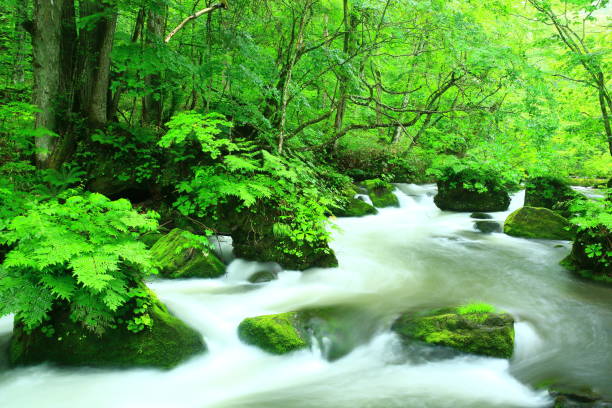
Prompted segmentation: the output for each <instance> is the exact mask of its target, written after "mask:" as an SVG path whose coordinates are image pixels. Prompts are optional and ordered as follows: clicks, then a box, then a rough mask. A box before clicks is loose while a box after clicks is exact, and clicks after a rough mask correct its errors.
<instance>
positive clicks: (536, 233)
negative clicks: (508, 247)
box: [504, 207, 574, 240]
mask: <svg viewBox="0 0 612 408" xmlns="http://www.w3.org/2000/svg"><path fill="white" fill-rule="evenodd" d="M570 228H571V224H570V222H569V221H568V220H566V219H565V218H563V217H561V216H560V215H559V214H557V213H555V212H554V211H552V210H549V209H547V208H534V207H523V208H519V209H518V210H516V211H515V212H513V213H512V214H510V215H509V216H508V218H507V219H506V222H505V223H504V232H505V233H506V234H508V235H511V236H513V237H520V238H538V239H560V240H571V239H572V238H573V236H574V234H573V233H572V231H570V230H569V229H570Z"/></svg>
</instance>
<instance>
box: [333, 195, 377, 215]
mask: <svg viewBox="0 0 612 408" xmlns="http://www.w3.org/2000/svg"><path fill="white" fill-rule="evenodd" d="M373 214H378V210H377V209H376V208H375V207H373V206H371V205H370V204H368V203H366V202H365V201H363V200H360V199H358V198H354V197H351V198H349V199H347V203H346V205H345V206H344V207H342V208H339V209H337V210H335V211H334V215H335V216H336V217H364V216H366V215H373Z"/></svg>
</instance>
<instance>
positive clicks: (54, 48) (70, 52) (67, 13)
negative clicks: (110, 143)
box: [32, 0, 117, 169]
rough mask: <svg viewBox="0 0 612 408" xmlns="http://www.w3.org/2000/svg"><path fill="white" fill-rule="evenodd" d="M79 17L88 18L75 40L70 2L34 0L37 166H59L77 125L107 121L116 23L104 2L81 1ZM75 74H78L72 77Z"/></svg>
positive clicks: (69, 153)
mask: <svg viewBox="0 0 612 408" xmlns="http://www.w3.org/2000/svg"><path fill="white" fill-rule="evenodd" d="M79 7H80V8H79V15H80V17H81V18H84V17H94V16H99V17H98V18H94V19H93V21H91V22H89V24H87V25H86V26H85V27H83V28H82V29H81V31H80V34H79V39H78V40H77V31H76V12H75V2H74V0H54V1H49V0H35V2H34V29H33V33H32V48H33V51H32V52H33V60H34V63H33V68H34V92H33V94H34V98H33V99H34V104H35V105H36V106H37V107H38V108H39V112H38V113H37V115H36V127H37V128H44V129H47V130H48V132H47V134H46V135H43V136H42V137H39V138H37V139H36V147H37V150H38V152H37V163H38V165H39V166H40V167H46V168H55V169H57V168H59V167H61V165H62V164H63V163H64V162H65V161H67V160H69V159H70V157H71V156H72V154H73V153H74V151H75V150H76V147H77V143H78V141H79V137H80V136H81V135H82V134H83V129H76V126H75V123H77V122H78V121H76V122H75V119H78V118H79V117H82V118H83V119H85V120H86V123H87V126H88V127H89V128H90V129H91V128H98V127H102V126H104V125H105V124H106V122H107V105H108V103H107V102H108V94H109V92H108V88H109V80H110V53H111V50H112V45H113V39H114V34H115V28H116V24H117V13H116V10H115V9H114V8H113V7H112V6H110V5H109V4H107V3H103V2H97V1H91V0H87V1H81V2H80V3H79ZM77 73H78V75H76V74H77Z"/></svg>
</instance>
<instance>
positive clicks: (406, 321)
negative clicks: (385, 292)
mask: <svg viewBox="0 0 612 408" xmlns="http://www.w3.org/2000/svg"><path fill="white" fill-rule="evenodd" d="M469 306H470V305H468V306H466V307H465V308H463V309H462V312H463V313H459V310H458V309H447V310H442V311H440V310H439V311H434V312H431V313H428V314H426V315H424V316H410V315H404V316H401V317H400V318H399V319H398V320H397V321H396V322H395V323H394V325H393V330H395V331H396V332H397V333H398V334H400V336H402V337H403V338H405V339H410V340H419V341H423V342H426V343H431V344H435V345H440V346H445V347H452V348H455V349H457V350H460V351H464V352H468V353H473V354H481V355H486V356H492V357H500V358H510V357H512V353H513V349H514V325H513V323H514V320H513V319H512V317H511V316H510V315H508V314H505V313H491V312H484V311H475V312H470V307H469ZM480 306H482V305H480ZM480 306H479V307H474V309H475V310H478V309H488V308H483V307H480ZM487 306H488V305H487Z"/></svg>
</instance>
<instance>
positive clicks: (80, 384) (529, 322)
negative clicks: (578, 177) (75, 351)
mask: <svg viewBox="0 0 612 408" xmlns="http://www.w3.org/2000/svg"><path fill="white" fill-rule="evenodd" d="M396 193H397V195H398V197H399V198H400V202H401V208H391V209H383V210H380V213H379V214H378V215H375V216H367V217H363V218H342V219H338V220H337V221H336V225H337V227H338V228H337V229H334V233H333V234H334V241H333V243H332V247H333V248H334V250H335V251H336V254H337V256H338V259H339V262H340V267H339V268H334V269H311V270H308V271H306V272H303V273H298V272H292V271H285V272H281V273H280V274H279V279H278V280H276V281H272V282H269V283H263V284H250V283H248V281H247V278H248V277H249V275H250V274H251V273H253V272H255V271H257V270H258V269H257V265H256V264H255V263H251V262H246V261H243V260H235V261H233V263H232V264H231V265H230V266H229V269H228V274H227V275H226V276H224V277H222V278H220V279H216V280H182V281H161V280H159V281H155V282H153V283H152V284H151V285H150V286H151V287H152V288H153V289H154V290H155V291H156V292H157V293H158V295H159V297H160V298H161V299H162V300H163V301H164V302H165V303H166V304H167V305H168V307H169V308H170V309H171V310H172V311H173V312H174V313H175V314H176V315H177V316H179V317H180V318H181V319H183V320H184V321H186V322H187V323H188V324H190V325H191V326H192V327H194V328H196V329H197V330H199V331H200V332H201V333H202V334H203V336H204V338H205V339H206V342H207V344H208V348H209V351H208V352H207V353H206V354H203V355H201V356H198V357H195V358H193V359H191V360H189V361H188V362H186V363H185V364H182V365H181V366H179V367H177V368H175V369H173V370H171V371H158V370H145V369H135V370H93V369H58V368H53V367H50V366H45V365H43V366H36V367H30V368H19V369H13V370H8V369H7V368H5V367H2V362H0V407H2V408H30V407H32V408H33V407H36V408H81V407H83V408H85V407H86V408H141V407H142V408H145V407H146V408H229V407H244V408H396V407H397V408H421V407H423V408H442V407H449V408H450V407H453V408H457V407H465V408H489V407H508V408H510V407H521V408H527V407H549V406H551V400H550V399H549V397H548V396H547V393H546V392H545V391H537V390H535V388H534V386H535V384H537V383H538V382H541V381H544V380H548V379H557V380H563V381H567V382H571V383H574V384H588V385H591V386H593V387H594V388H595V390H596V391H598V392H600V393H603V394H604V395H606V396H608V397H611V396H612V289H610V288H609V287H602V286H597V285H595V284H591V283H588V282H584V281H581V280H578V279H575V278H574V277H572V276H571V275H570V274H569V273H568V272H566V271H565V270H564V269H563V268H562V267H560V266H558V262H559V261H560V260H561V259H562V258H563V257H564V256H566V255H567V254H568V250H569V243H567V242H559V241H537V240H525V239H517V238H512V237H509V236H506V235H504V234H501V233H493V234H483V233H480V232H478V231H477V230H476V229H475V228H474V225H473V223H474V220H472V219H470V217H469V214H465V213H446V212H442V211H440V210H438V209H437V208H436V207H435V205H434V204H433V195H434V194H435V186H432V185H426V186H416V185H406V184H404V185H398V190H397V191H396ZM522 201H523V197H522V195H521V194H517V195H516V196H515V197H514V199H513V202H512V205H511V209H514V208H518V207H520V206H521V205H522ZM507 214H508V212H505V213H494V214H493V216H494V218H495V219H496V220H499V221H501V222H503V220H504V219H505V217H506V215H507ZM470 301H482V302H487V303H491V304H493V305H495V306H496V307H497V308H499V309H503V310H506V311H508V312H510V313H511V314H512V315H513V316H514V317H515V319H516V320H517V323H516V350H515V353H514V354H515V355H514V357H513V358H512V359H511V360H510V361H507V360H501V359H494V358H487V357H478V356H469V355H463V356H449V357H448V358H439V357H437V358H433V357H432V356H430V355H429V354H427V353H426V352H425V351H424V350H422V349H419V348H416V349H410V350H409V349H406V348H404V347H402V344H401V343H400V341H399V340H398V338H397V337H396V336H395V335H394V334H392V333H391V332H390V331H389V327H390V325H391V323H392V321H393V319H394V318H395V317H396V316H397V315H398V314H399V313H400V312H403V311H410V310H420V309H427V308H432V307H441V306H452V305H458V304H461V303H465V302H470ZM310 306H317V307H318V306H338V307H340V308H344V309H346V310H347V311H348V312H347V316H348V317H347V318H348V319H353V327H354V328H355V332H356V335H355V336H356V339H354V340H355V341H354V343H355V347H354V348H353V349H352V351H351V352H350V353H349V354H347V355H345V356H344V357H342V358H340V359H337V360H335V361H331V362H330V361H328V360H327V359H326V358H325V351H324V350H325V346H323V347H322V350H321V349H313V350H304V351H299V352H295V353H292V354H290V355H285V356H272V355H268V354H266V353H264V352H262V351H260V350H259V349H257V348H255V347H251V346H247V345H245V344H242V343H241V342H240V341H239V340H238V337H237V334H236V328H237V326H238V324H239V323H240V321H241V320H242V319H243V318H245V317H248V316H256V315H261V314H270V313H277V312H285V311H291V310H297V309H300V308H304V307H310ZM11 326H12V322H11V319H10V318H4V319H0V346H2V347H5V345H6V342H7V341H8V338H9V336H10V332H11Z"/></svg>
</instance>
